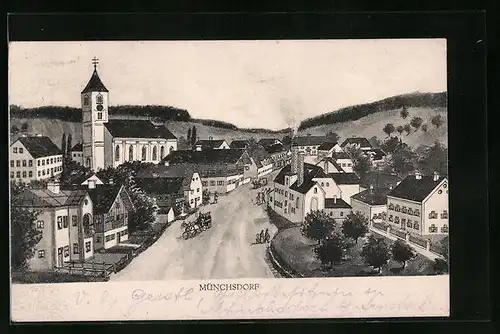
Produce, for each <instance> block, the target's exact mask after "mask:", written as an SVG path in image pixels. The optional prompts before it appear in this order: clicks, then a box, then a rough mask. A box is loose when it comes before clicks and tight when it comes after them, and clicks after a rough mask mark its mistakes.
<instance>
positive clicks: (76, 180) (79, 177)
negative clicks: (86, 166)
mask: <svg viewBox="0 0 500 334" xmlns="http://www.w3.org/2000/svg"><path fill="white" fill-rule="evenodd" d="M92 176H95V177H96V178H97V179H99V178H98V177H97V175H96V174H95V173H94V172H90V173H80V174H72V175H70V176H69V180H68V182H67V183H68V184H72V185H81V184H82V183H83V182H85V181H86V180H87V179H89V178H91V177H92ZM99 180H100V179H99ZM101 182H102V181H101Z"/></svg>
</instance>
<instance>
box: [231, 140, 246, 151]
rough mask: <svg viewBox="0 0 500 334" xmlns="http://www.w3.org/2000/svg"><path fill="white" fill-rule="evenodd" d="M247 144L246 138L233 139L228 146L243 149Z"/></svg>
mask: <svg viewBox="0 0 500 334" xmlns="http://www.w3.org/2000/svg"><path fill="white" fill-rule="evenodd" d="M247 146H248V140H233V141H232V142H231V145H229V147H231V148H236V149H244V148H246V147H247Z"/></svg>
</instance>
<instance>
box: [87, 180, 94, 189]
mask: <svg viewBox="0 0 500 334" xmlns="http://www.w3.org/2000/svg"><path fill="white" fill-rule="evenodd" d="M87 185H88V187H89V189H94V188H95V180H88V181H87Z"/></svg>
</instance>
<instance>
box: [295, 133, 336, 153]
mask: <svg viewBox="0 0 500 334" xmlns="http://www.w3.org/2000/svg"><path fill="white" fill-rule="evenodd" d="M327 142H329V140H328V139H327V138H326V137H325V136H311V135H307V136H302V137H300V136H297V137H293V138H292V147H296V148H297V149H298V150H299V152H302V153H304V154H305V155H306V156H317V155H318V149H319V147H320V146H321V145H322V144H324V143H327Z"/></svg>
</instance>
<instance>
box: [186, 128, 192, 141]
mask: <svg viewBox="0 0 500 334" xmlns="http://www.w3.org/2000/svg"><path fill="white" fill-rule="evenodd" d="M187 141H188V142H189V143H191V141H192V140H191V128H189V129H188V134H187Z"/></svg>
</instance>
